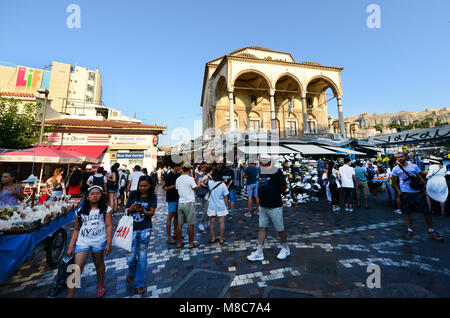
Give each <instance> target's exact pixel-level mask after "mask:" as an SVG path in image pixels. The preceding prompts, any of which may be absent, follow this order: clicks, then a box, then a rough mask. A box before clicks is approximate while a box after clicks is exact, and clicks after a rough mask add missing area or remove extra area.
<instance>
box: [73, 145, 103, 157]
mask: <svg viewBox="0 0 450 318" xmlns="http://www.w3.org/2000/svg"><path fill="white" fill-rule="evenodd" d="M106 148H108V146H75V147H74V148H73V149H75V150H76V151H78V152H80V153H82V154H84V155H85V156H87V157H91V158H94V159H97V160H98V157H100V155H101V154H102V153H104V152H105V150H106Z"/></svg>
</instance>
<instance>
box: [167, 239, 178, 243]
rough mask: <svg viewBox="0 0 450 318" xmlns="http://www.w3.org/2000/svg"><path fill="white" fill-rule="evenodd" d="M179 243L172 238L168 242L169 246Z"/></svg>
mask: <svg viewBox="0 0 450 318" xmlns="http://www.w3.org/2000/svg"><path fill="white" fill-rule="evenodd" d="M176 242H177V241H175V240H174V239H173V238H171V239H170V240H167V243H168V244H175V243H176Z"/></svg>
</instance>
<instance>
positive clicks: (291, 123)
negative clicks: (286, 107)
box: [286, 119, 297, 136]
mask: <svg viewBox="0 0 450 318" xmlns="http://www.w3.org/2000/svg"><path fill="white" fill-rule="evenodd" d="M286 133H287V135H288V136H297V120H294V119H290V120H287V121H286Z"/></svg>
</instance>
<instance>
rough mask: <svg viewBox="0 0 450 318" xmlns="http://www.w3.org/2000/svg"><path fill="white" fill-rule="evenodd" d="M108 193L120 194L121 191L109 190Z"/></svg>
mask: <svg viewBox="0 0 450 318" xmlns="http://www.w3.org/2000/svg"><path fill="white" fill-rule="evenodd" d="M108 193H119V189H114V190H112V189H108Z"/></svg>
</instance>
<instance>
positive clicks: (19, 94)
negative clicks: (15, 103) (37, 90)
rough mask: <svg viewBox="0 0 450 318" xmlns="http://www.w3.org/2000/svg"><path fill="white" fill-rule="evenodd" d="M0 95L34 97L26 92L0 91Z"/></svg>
mask: <svg viewBox="0 0 450 318" xmlns="http://www.w3.org/2000/svg"><path fill="white" fill-rule="evenodd" d="M0 95H2V96H3V97H7V96H10V97H25V98H36V96H34V94H28V93H17V92H0Z"/></svg>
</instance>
